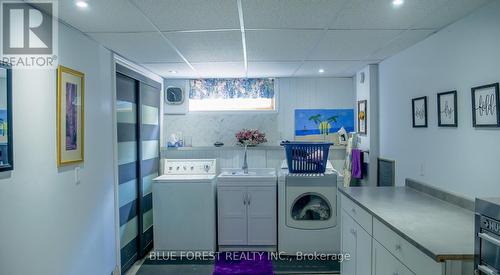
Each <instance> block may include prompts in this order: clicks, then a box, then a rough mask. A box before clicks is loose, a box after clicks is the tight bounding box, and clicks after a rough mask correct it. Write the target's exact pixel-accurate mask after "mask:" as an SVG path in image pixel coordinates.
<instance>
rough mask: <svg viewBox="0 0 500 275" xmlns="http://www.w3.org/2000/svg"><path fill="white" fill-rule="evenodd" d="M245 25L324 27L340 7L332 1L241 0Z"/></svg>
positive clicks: (302, 27)
mask: <svg viewBox="0 0 500 275" xmlns="http://www.w3.org/2000/svg"><path fill="white" fill-rule="evenodd" d="M242 4H243V17H244V21H245V28H273V29H276V28H284V29H286V28H299V29H307V28H320V29H322V28H325V27H327V25H328V23H329V22H331V20H332V18H334V16H335V15H336V13H338V12H339V11H340V9H341V4H342V1H332V0H312V1H304V0H273V1H269V0H244V1H242Z"/></svg>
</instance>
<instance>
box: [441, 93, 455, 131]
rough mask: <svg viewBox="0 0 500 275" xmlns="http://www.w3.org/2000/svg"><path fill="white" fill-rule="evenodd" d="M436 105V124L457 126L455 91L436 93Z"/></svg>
mask: <svg viewBox="0 0 500 275" xmlns="http://www.w3.org/2000/svg"><path fill="white" fill-rule="evenodd" d="M437 105H438V126H439V127H457V126H458V112H457V91H450V92H444V93H439V94H437Z"/></svg>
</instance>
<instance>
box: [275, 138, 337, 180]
mask: <svg viewBox="0 0 500 275" xmlns="http://www.w3.org/2000/svg"><path fill="white" fill-rule="evenodd" d="M281 145H283V146H284V147H285V152H286V160H287V162H288V171H289V172H290V173H324V172H325V169H326V162H327V160H328V153H329V149H330V146H331V145H333V143H327V142H298V141H286V142H283V143H281Z"/></svg>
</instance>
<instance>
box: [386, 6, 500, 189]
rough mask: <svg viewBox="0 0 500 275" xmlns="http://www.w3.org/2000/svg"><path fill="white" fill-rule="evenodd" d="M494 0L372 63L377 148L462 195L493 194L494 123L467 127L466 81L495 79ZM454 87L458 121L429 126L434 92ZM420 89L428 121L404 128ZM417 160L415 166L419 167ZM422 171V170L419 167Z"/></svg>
mask: <svg viewBox="0 0 500 275" xmlns="http://www.w3.org/2000/svg"><path fill="white" fill-rule="evenodd" d="M499 15H500V1H494V2H493V3H492V4H490V5H488V6H486V7H484V8H482V9H480V10H479V11H477V12H475V13H473V14H471V15H470V16H468V17H466V18H464V19H462V20H460V21H458V22H456V23H454V24H452V25H450V26H449V27H447V28H445V29H443V30H442V31H440V32H438V33H436V34H435V35H433V36H431V37H429V38H428V39H426V40H424V41H423V42H421V43H419V44H417V45H415V46H413V47H411V48H409V49H407V50H405V51H403V52H401V53H400V54H397V55H396V56H394V57H392V58H390V59H388V60H386V61H384V62H382V63H381V64H380V153H381V156H382V157H384V158H389V159H395V160H396V171H397V174H396V179H397V183H398V184H403V181H404V178H406V177H411V178H414V179H417V180H421V181H423V182H427V183H429V184H434V185H436V186H438V187H441V188H445V189H447V190H450V191H455V192H458V193H461V194H463V195H466V196H469V197H475V196H499V195H500V173H499V168H500V129H489V130H485V129H474V128H473V127H472V114H471V87H475V86H479V85H483V84H490V83H494V82H499V81H500V51H499V45H500V16H499ZM449 90H457V91H458V108H459V109H458V110H459V113H458V128H456V129H449V128H438V127H437V114H436V112H437V111H436V110H437V103H436V94H437V93H438V92H444V91H449ZM418 96H428V104H429V105H428V113H429V127H428V128H424V129H417V128H412V127H411V98H414V97H418ZM421 167H422V168H423V169H421ZM421 170H423V171H421Z"/></svg>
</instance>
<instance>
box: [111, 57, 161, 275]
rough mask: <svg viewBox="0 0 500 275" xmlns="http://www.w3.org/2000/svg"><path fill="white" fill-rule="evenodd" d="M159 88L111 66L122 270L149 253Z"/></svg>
mask: <svg viewBox="0 0 500 275" xmlns="http://www.w3.org/2000/svg"><path fill="white" fill-rule="evenodd" d="M160 91H161V85H160V84H159V83H157V82H154V81H152V80H150V79H148V78H146V77H144V76H142V75H140V74H138V73H136V72H134V71H131V70H129V69H127V68H125V67H123V66H120V65H117V73H116V93H117V95H116V97H117V102H116V110H117V123H118V125H117V131H118V132H117V138H118V177H119V204H120V247H121V265H122V270H123V271H125V270H127V269H128V268H129V267H130V266H131V265H132V264H133V263H134V262H135V261H136V260H137V259H140V258H142V257H144V256H145V255H146V253H148V252H149V251H150V250H151V249H152V248H153V209H152V206H153V203H152V180H153V179H154V178H155V177H157V176H158V171H159V157H160V142H159V140H160V103H161V97H160V95H161V93H160Z"/></svg>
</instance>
